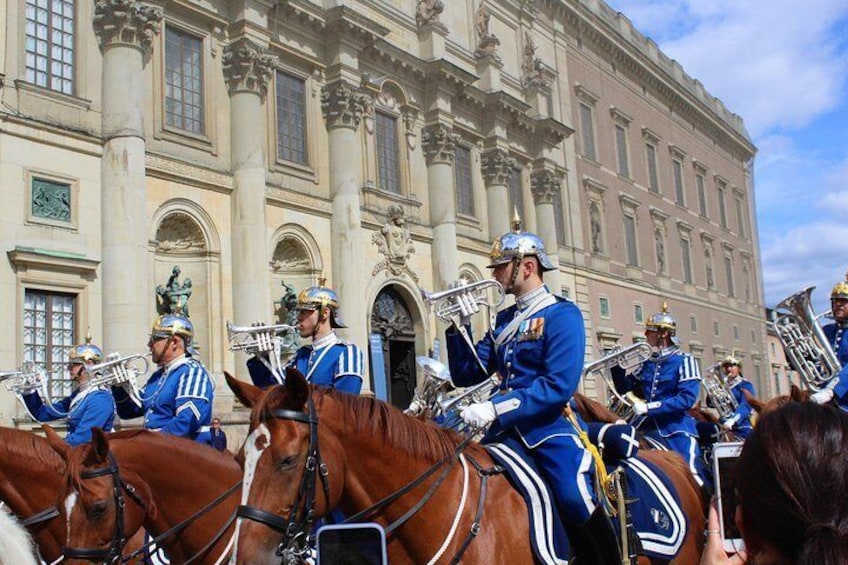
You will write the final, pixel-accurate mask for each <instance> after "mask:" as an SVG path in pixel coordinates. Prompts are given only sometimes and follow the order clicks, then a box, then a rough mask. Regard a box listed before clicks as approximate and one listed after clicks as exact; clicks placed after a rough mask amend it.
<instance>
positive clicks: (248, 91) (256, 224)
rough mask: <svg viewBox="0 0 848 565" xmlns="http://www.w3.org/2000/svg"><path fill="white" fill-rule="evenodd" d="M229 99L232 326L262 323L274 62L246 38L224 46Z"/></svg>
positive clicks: (266, 298) (267, 299)
mask: <svg viewBox="0 0 848 565" xmlns="http://www.w3.org/2000/svg"><path fill="white" fill-rule="evenodd" d="M221 62H222V65H223V70H224V78H225V79H226V82H227V89H228V90H229V93H230V153H231V155H232V168H233V181H234V182H233V184H234V189H233V193H232V202H231V213H232V235H231V237H232V240H231V241H232V257H233V259H232V269H233V271H232V277H233V300H234V301H235V304H234V307H235V308H236V312H235V316H236V324H239V325H245V324H248V323H250V322H254V321H259V320H268V319H269V317H270V316H271V314H272V309H273V305H272V302H271V291H270V288H269V286H268V272H267V269H266V265H267V260H266V258H267V256H268V254H267V251H266V249H265V240H266V239H267V233H266V231H267V230H266V223H265V171H266V165H265V139H266V137H265V134H264V132H265V116H264V114H263V112H262V101H263V99H264V98H265V95H266V94H267V92H268V80H269V78H270V76H271V72H272V70H273V67H274V63H275V59H274V57H272V56H270V55H268V54H267V53H265V50H264V49H263V48H262V47H260V46H258V45H257V44H256V43H254V42H253V41H251V40H250V39H247V38H240V39H237V40H236V41H234V42H232V43H231V44H230V45H228V46H227V47H226V48H225V50H224V55H223V57H222V59H221Z"/></svg>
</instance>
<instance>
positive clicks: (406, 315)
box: [371, 286, 415, 408]
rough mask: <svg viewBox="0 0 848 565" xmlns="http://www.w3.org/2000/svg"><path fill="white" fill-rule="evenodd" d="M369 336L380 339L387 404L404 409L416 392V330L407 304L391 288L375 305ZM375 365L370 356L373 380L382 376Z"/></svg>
mask: <svg viewBox="0 0 848 565" xmlns="http://www.w3.org/2000/svg"><path fill="white" fill-rule="evenodd" d="M371 333H372V335H373V334H379V335H380V336H381V337H382V353H383V369H384V371H383V372H382V373H383V374H385V379H386V387H385V390H386V393H387V396H388V398H386V400H387V401H388V402H390V403H391V404H392V405H394V406H396V407H398V408H406V407H407V406H409V403H410V402H411V401H412V395H413V393H414V392H415V327H414V325H413V320H412V315H411V314H410V311H409V308H408V307H407V306H406V302H405V301H404V299H403V297H402V296H401V294H400V293H399V292H398V291H397V290H395V289H394V288H392V287H391V286H387V287H386V288H384V289H382V290H381V291H380V293H379V294H378V295H377V298H376V300H375V301H374V308H373V310H372V311H371ZM376 361H379V360H376ZM374 363H375V358H374V355H372V356H371V367H372V369H371V375H372V376H371V378H372V379H373V378H375V377H374V375H379V374H380V373H381V372H380V371H375V367H374Z"/></svg>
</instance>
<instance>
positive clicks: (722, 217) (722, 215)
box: [717, 183, 727, 229]
mask: <svg viewBox="0 0 848 565" xmlns="http://www.w3.org/2000/svg"><path fill="white" fill-rule="evenodd" d="M717 191H718V219H719V223H721V227H723V228H724V229H727V208H725V203H724V192H725V185H724V183H719V184H718V187H717Z"/></svg>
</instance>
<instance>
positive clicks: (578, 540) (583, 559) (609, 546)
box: [569, 507, 621, 565]
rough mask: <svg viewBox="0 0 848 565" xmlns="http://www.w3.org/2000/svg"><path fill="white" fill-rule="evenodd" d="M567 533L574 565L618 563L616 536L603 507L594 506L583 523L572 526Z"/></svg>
mask: <svg viewBox="0 0 848 565" xmlns="http://www.w3.org/2000/svg"><path fill="white" fill-rule="evenodd" d="M569 533H570V534H572V535H570V536H569V539H570V540H571V542H572V544H573V545H574V553H575V556H576V557H575V559H574V560H573V563H575V564H576V565H620V563H621V549H620V546H619V543H618V538H617V537H616V535H615V530H613V528H612V524H611V523H610V521H609V518H607V516H606V514H604V510H603V508H600V507H598V508H595V511H594V512H593V513H592V515H591V516H590V517H589V519H588V520H586V522H585V523H584V524H581V525H579V526H572V527H571V528H569Z"/></svg>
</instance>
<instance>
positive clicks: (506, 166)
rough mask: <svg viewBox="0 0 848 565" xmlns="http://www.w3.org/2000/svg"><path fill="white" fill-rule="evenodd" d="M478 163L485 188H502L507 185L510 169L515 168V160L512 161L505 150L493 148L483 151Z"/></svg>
mask: <svg viewBox="0 0 848 565" xmlns="http://www.w3.org/2000/svg"><path fill="white" fill-rule="evenodd" d="M480 162H481V165H480V168H481V171H482V173H483V180H484V181H485V182H486V186H487V187H489V186H494V185H500V186H504V185H506V184H508V183H509V178H510V176H511V175H512V169H513V167H515V159H512V158H511V157H510V156H509V153H508V152H507V151H506V150H505V149H502V148H499V147H493V148H491V149H487V150H485V151H484V152H483V155H482V157H481V160H480Z"/></svg>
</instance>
